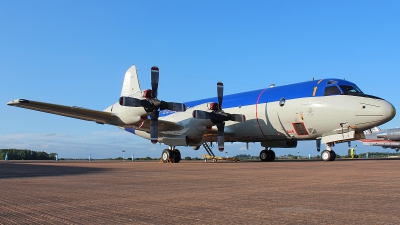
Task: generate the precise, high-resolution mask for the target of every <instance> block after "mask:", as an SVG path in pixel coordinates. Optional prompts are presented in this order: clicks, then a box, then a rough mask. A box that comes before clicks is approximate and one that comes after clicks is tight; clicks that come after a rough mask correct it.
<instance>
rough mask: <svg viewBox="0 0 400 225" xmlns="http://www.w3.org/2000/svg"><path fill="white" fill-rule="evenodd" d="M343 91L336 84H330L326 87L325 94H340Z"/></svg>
mask: <svg viewBox="0 0 400 225" xmlns="http://www.w3.org/2000/svg"><path fill="white" fill-rule="evenodd" d="M340 94H341V92H340V90H339V88H338V87H337V86H336V85H335V86H328V87H326V88H325V93H324V95H325V96H326V95H340Z"/></svg>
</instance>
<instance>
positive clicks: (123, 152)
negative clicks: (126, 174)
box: [122, 149, 125, 161]
mask: <svg viewBox="0 0 400 225" xmlns="http://www.w3.org/2000/svg"><path fill="white" fill-rule="evenodd" d="M124 160H125V150H124V149H122V161H124Z"/></svg>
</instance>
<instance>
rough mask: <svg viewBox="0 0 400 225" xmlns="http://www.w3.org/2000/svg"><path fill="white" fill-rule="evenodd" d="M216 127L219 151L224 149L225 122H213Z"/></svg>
mask: <svg viewBox="0 0 400 225" xmlns="http://www.w3.org/2000/svg"><path fill="white" fill-rule="evenodd" d="M215 125H216V126H217V129H218V150H219V151H220V152H222V151H224V128H225V123H223V122H222V123H217V124H215Z"/></svg>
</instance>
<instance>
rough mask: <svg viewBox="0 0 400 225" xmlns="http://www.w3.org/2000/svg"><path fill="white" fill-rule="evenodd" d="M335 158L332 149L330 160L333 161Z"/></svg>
mask: <svg viewBox="0 0 400 225" xmlns="http://www.w3.org/2000/svg"><path fill="white" fill-rule="evenodd" d="M335 159H336V152H334V151H333V150H332V151H331V159H330V161H335Z"/></svg>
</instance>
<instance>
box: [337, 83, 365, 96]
mask: <svg viewBox="0 0 400 225" xmlns="http://www.w3.org/2000/svg"><path fill="white" fill-rule="evenodd" d="M340 88H341V89H342V91H343V94H356V93H360V94H362V93H363V92H362V91H361V90H360V88H358V87H357V86H352V85H340Z"/></svg>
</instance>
